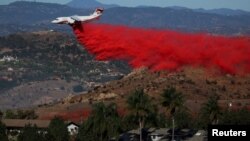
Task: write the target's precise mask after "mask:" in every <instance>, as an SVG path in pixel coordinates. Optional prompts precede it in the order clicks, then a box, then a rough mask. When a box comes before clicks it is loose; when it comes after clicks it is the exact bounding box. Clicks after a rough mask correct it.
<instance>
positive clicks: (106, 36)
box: [73, 24, 250, 74]
mask: <svg viewBox="0 0 250 141" xmlns="http://www.w3.org/2000/svg"><path fill="white" fill-rule="evenodd" d="M73 29H74V33H75V35H76V37H77V39H78V40H79V42H80V43H81V44H82V45H83V46H84V47H85V48H86V49H87V50H88V51H89V52H90V53H92V54H94V55H95V57H96V59H97V60H112V59H115V60H126V61H128V63H129V64H130V65H131V66H132V67H134V68H138V67H147V68H149V69H150V70H153V71H159V70H170V71H175V70H180V69H182V68H183V67H185V66H192V67H203V68H206V69H213V68H216V69H218V70H220V72H224V73H230V74H248V73H250V38H249V37H246V36H245V37H243V36H240V37H224V36H215V35H208V34H199V33H181V32H177V31H170V30H153V29H142V28H132V27H126V26H116V25H107V24H83V25H81V24H79V25H75V26H74V27H73Z"/></svg>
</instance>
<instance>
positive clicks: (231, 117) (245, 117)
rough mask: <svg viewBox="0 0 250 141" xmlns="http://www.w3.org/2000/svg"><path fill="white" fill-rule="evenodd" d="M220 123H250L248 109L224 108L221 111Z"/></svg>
mask: <svg viewBox="0 0 250 141" xmlns="http://www.w3.org/2000/svg"><path fill="white" fill-rule="evenodd" d="M220 124H223V125H225V124H227V125H250V111H249V110H247V109H241V110H237V111H234V110H226V111H224V112H223V113H222V116H221V120H220Z"/></svg>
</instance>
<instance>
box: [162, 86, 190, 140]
mask: <svg viewBox="0 0 250 141" xmlns="http://www.w3.org/2000/svg"><path fill="white" fill-rule="evenodd" d="M161 96H162V98H163V99H162V106H164V107H166V110H167V113H168V114H169V115H170V116H171V118H172V126H173V130H172V140H174V128H175V113H176V112H179V111H180V110H184V109H185V107H184V99H183V95H182V93H180V92H177V91H176V89H175V88H173V87H171V88H168V89H165V90H164V91H163V93H162V94H161Z"/></svg>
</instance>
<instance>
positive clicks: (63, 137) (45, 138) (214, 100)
mask: <svg viewBox="0 0 250 141" xmlns="http://www.w3.org/2000/svg"><path fill="white" fill-rule="evenodd" d="M161 96H162V98H161V101H160V104H159V102H157V103H154V101H153V100H152V98H151V97H150V96H149V95H148V94H146V93H144V91H143V90H136V91H134V92H133V93H132V94H131V96H129V97H128V99H127V108H128V110H129V112H128V113H127V114H126V116H121V115H119V113H118V108H117V105H116V104H114V103H110V104H104V103H102V102H101V103H97V104H94V105H93V110H92V113H91V115H90V116H89V118H88V119H87V120H86V121H85V122H84V123H82V125H80V128H79V132H78V134H77V135H75V136H71V137H69V135H68V133H67V132H68V131H67V128H66V125H65V123H64V122H63V120H61V119H59V118H55V119H53V120H52V121H51V123H50V126H49V128H48V130H47V134H41V133H38V132H37V131H38V129H37V128H36V127H32V126H30V125H27V126H26V127H25V128H24V129H23V131H22V132H21V133H20V134H19V136H18V141H33V140H37V138H39V141H40V140H41V141H69V140H72V141H73V140H74V141H75V140H76V141H93V140H98V141H108V140H110V139H111V138H113V137H117V136H118V135H119V134H121V133H123V132H125V131H128V130H131V129H135V128H138V127H139V128H140V129H142V128H149V127H168V128H193V129H206V128H207V125H208V124H250V112H249V111H247V110H244V109H242V110H238V111H232V110H230V109H225V110H222V109H221V108H220V107H219V106H218V97H217V96H212V97H210V98H209V99H208V101H207V102H206V103H204V105H203V106H202V108H201V111H200V113H199V116H197V117H193V116H191V115H190V112H189V109H188V108H187V107H185V105H184V102H185V100H184V97H183V95H182V94H181V93H180V92H178V91H176V89H174V88H168V89H166V90H164V91H163V93H162V94H161ZM157 104H158V105H157ZM161 107H165V108H164V109H165V110H164V111H160V110H158V109H160V108H161ZM5 130H6V129H5V126H4V125H3V124H0V140H1V141H2V140H3V141H5V139H6V134H5ZM172 131H174V130H172Z"/></svg>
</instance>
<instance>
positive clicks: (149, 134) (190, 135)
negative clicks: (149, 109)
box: [110, 128, 207, 141]
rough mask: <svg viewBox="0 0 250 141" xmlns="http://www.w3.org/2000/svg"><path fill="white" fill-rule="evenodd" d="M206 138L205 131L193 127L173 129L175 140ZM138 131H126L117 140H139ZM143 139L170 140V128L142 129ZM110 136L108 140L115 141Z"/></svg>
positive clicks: (202, 140) (147, 140)
mask: <svg viewBox="0 0 250 141" xmlns="http://www.w3.org/2000/svg"><path fill="white" fill-rule="evenodd" d="M206 138H207V134H206V131H204V130H193V129H175V134H174V140H176V141H204V140H206ZM139 139H140V132H139V130H138V129H135V130H131V131H128V132H126V133H123V134H121V135H120V136H119V137H118V140H119V141H132V140H139ZM142 139H143V141H171V140H172V129H169V128H149V129H143V130H142ZM115 140H117V138H112V139H111V140H110V141H115Z"/></svg>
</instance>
